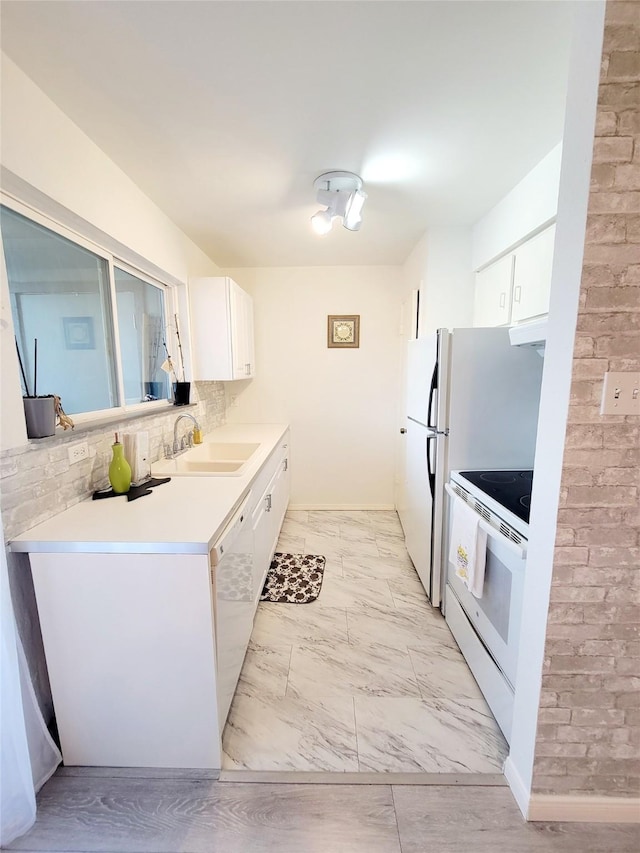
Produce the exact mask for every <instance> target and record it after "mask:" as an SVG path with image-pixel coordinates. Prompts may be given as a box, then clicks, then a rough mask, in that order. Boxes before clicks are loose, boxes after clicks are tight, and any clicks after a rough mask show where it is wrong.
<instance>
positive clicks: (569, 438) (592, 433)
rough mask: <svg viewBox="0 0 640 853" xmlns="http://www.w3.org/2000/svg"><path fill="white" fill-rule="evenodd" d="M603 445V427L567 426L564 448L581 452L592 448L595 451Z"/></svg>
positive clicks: (588, 425) (598, 425)
mask: <svg viewBox="0 0 640 853" xmlns="http://www.w3.org/2000/svg"><path fill="white" fill-rule="evenodd" d="M603 445H604V433H603V427H602V426H601V425H600V424H597V425H591V424H587V425H585V424H568V425H567V435H566V439H565V447H567V449H569V448H576V447H577V448H580V449H582V450H585V449H590V448H593V449H594V450H597V449H598V448H600V447H602V446H603Z"/></svg>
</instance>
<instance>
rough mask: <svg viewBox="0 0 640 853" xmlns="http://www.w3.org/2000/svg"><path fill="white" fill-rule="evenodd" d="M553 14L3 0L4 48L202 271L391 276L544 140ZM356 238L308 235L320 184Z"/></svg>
mask: <svg viewBox="0 0 640 853" xmlns="http://www.w3.org/2000/svg"><path fill="white" fill-rule="evenodd" d="M574 5H575V4H574V3H572V2H566V0H558V1H557V2H546V0H536V2H530V0H524V2H520V0H506V2H504V0H499V1H498V2H493V0H491V1H490V0H471V2H465V0H458V2H456V0H445V2H436V0H407V1H406V2H405V0H389V2H386V0H354V1H353V2H348V1H347V0H284V2H276V0H257V2H250V1H249V0H228V2H222V0H178V1H177V2H173V0H140V2H139V0H125V2H120V0H106V2H103V0H93V2H86V0H64V1H63V2H57V0H53V1H52V0H45V2H38V1H37V0H35V1H34V0H32V2H24V0H3V2H2V4H1V7H0V9H1V14H2V36H1V39H2V41H1V44H2V49H3V50H4V51H5V53H7V55H8V56H9V57H10V58H11V59H12V60H13V61H14V62H15V63H16V64H17V65H18V66H19V67H21V68H22V70H23V71H24V72H25V73H26V74H27V75H28V76H29V77H31V78H32V79H33V80H34V81H35V83H36V84H37V85H38V86H40V88H41V89H43V90H44V91H45V92H46V93H47V95H49V97H50V98H51V99H52V100H53V101H55V102H56V103H57V104H58V105H59V106H60V108H61V109H62V110H63V111H64V112H65V113H66V114H67V115H68V116H69V117H70V118H71V119H72V120H73V121H74V122H75V123H76V124H77V125H78V126H79V127H80V128H81V129H82V130H83V131H84V132H85V133H86V134H87V135H88V136H89V137H91V138H92V139H93V140H94V141H95V142H96V143H97V144H98V145H99V146H100V148H102V150H103V151H104V152H106V154H107V155H108V156H109V157H111V158H112V159H113V160H114V161H115V162H116V163H117V164H118V165H119V166H120V167H121V168H122V169H123V170H124V171H125V172H126V173H127V174H128V175H129V176H130V177H131V178H132V179H133V180H134V181H135V183H136V184H137V185H138V186H139V187H140V188H141V189H142V190H143V191H144V192H145V193H146V194H147V195H148V196H149V197H150V198H151V199H153V201H154V202H155V203H156V204H157V205H158V206H159V207H161V208H162V209H163V210H164V212H165V213H166V214H167V215H168V216H169V217H170V218H171V219H172V220H173V221H174V222H175V223H176V224H177V225H178V226H179V227H180V228H181V229H182V230H183V231H184V232H185V233H186V234H188V235H189V237H191V239H192V240H193V241H194V242H195V243H197V244H198V245H199V246H200V247H201V248H202V249H203V250H204V251H205V252H206V253H207V254H208V255H209V256H210V257H211V258H212V259H213V260H214V261H215V262H216V263H217V264H218V265H220V266H222V267H234V266H299V265H303V266H306V265H325V264H374V265H375V264H399V263H402V262H403V261H404V260H405V259H406V257H407V255H408V253H409V252H410V251H411V249H412V248H413V247H414V245H415V244H416V242H417V241H418V240H419V239H420V237H421V236H422V234H423V233H424V231H425V229H427V228H428V227H429V226H435V225H453V224H472V223H473V222H475V221H476V220H477V219H478V218H480V216H482V215H483V213H485V212H486V211H487V210H489V209H490V208H491V207H492V206H493V205H494V204H495V203H496V202H497V201H498V200H499V199H500V198H501V197H502V196H503V195H504V194H505V193H506V192H507V191H508V190H509V189H510V188H511V187H512V186H513V185H514V184H515V183H517V181H518V180H520V178H522V177H523V175H524V174H525V173H526V172H527V171H529V170H530V169H531V168H532V167H533V166H534V165H535V164H536V163H537V162H538V161H539V160H540V159H542V157H544V155H545V154H547V153H548V152H549V151H550V150H551V148H552V147H553V146H554V145H555V144H556V143H557V142H558V141H559V140H560V139H561V136H562V125H563V116H564V100H565V90H566V75H567V66H568V53H569V44H570V32H571V18H572V14H573V10H574ZM332 169H340V170H348V171H353V172H356V173H358V174H360V175H361V176H362V178H363V179H364V182H365V190H366V191H367V192H368V194H369V198H368V201H367V203H366V205H365V208H364V213H363V224H362V229H361V230H360V231H359V232H350V231H347V230H346V229H344V228H341V227H337V228H335V227H334V230H333V231H332V232H331V233H330V234H329V235H327V236H326V237H318V236H316V235H314V234H312V232H311V230H310V227H309V218H310V217H311V215H312V214H313V213H314V212H315V211H316V210H317V209H318V208H319V205H318V204H317V203H316V201H315V194H314V191H313V188H312V185H313V181H314V179H315V178H316V177H317V176H318V175H319V174H321V173H322V172H325V171H328V170H332Z"/></svg>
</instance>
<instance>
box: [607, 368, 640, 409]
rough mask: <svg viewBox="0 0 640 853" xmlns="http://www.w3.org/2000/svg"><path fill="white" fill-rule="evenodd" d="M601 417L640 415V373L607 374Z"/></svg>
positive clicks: (629, 371) (631, 371)
mask: <svg viewBox="0 0 640 853" xmlns="http://www.w3.org/2000/svg"><path fill="white" fill-rule="evenodd" d="M600 414H601V415H640V372H638V371H633V370H628V371H625V372H619V373H611V372H610V373H605V375H604V386H603V388H602V405H601V406H600Z"/></svg>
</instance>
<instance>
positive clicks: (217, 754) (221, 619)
mask: <svg viewBox="0 0 640 853" xmlns="http://www.w3.org/2000/svg"><path fill="white" fill-rule="evenodd" d="M288 501H289V438H288V433H286V434H285V436H284V437H283V438H282V439H281V440H280V441H279V442H278V444H277V445H276V447H275V449H274V450H273V451H272V453H271V454H270V456H269V457H268V459H267V460H266V462H265V463H264V465H263V467H262V469H261V470H260V472H259V473H258V475H257V476H256V478H255V480H254V481H253V483H252V485H251V489H250V491H249V492H248V493H247V495H246V496H245V498H244V499H243V501H242V503H241V504H240V505H239V506H238V507H237V508H236V509H235V511H234V513H233V516H231V518H230V519H229V521H228V522H227V524H226V525H225V527H224V529H223V530H222V531H221V533H220V535H219V536H218V537H217V539H216V542H215V543H214V546H213V548H212V549H211V553H210V554H206V553H205V554H201V553H197V554H194V553H171V554H167V553H133V551H135V550H136V549H135V548H132V553H112V554H107V553H74V552H71V553H40V552H37V551H35V552H31V553H30V561H31V567H32V573H33V579H34V586H35V591H36V600H37V605H38V612H39V614H40V623H41V628H42V637H43V642H44V648H45V654H46V659H47V666H48V670H49V678H50V681H51V690H52V695H53V702H54V708H55V713H56V719H57V724H58V730H59V733H60V740H61V746H62V755H63V758H64V762H65V764H66V765H89V766H108V767H183V768H189V767H192V768H207V769H220V767H221V755H222V753H221V737H222V730H223V728H224V724H225V721H226V717H227V714H228V712H229V706H230V704H231V701H232V698H233V694H234V691H235V688H236V685H237V681H238V677H239V675H240V670H241V668H242V663H243V661H244V657H245V653H246V650H247V646H248V643H249V639H250V636H251V631H252V628H253V619H254V615H255V610H256V607H257V604H258V600H259V597H260V592H261V590H262V587H263V585H264V579H265V575H266V573H267V570H268V568H269V564H270V562H271V558H272V556H273V552H274V550H275V547H276V542H277V539H278V536H279V532H280V527H281V526H282V521H283V518H284V514H285V512H286V508H287V504H288Z"/></svg>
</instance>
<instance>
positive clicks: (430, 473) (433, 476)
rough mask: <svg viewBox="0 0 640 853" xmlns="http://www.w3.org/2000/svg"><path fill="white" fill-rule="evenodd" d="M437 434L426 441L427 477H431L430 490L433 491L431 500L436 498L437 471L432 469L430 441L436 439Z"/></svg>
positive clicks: (429, 436)
mask: <svg viewBox="0 0 640 853" xmlns="http://www.w3.org/2000/svg"><path fill="white" fill-rule="evenodd" d="M437 437H438V436H437V434H436V433H434V434H433V435H428V436H427V441H426V445H425V446H426V452H427V477H428V479H429V490H430V491H431V500H434V499H435V494H436V472H435V471H432V470H431V454H430V453H429V449H430V448H429V442H430V441H435V440H436V438H437Z"/></svg>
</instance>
